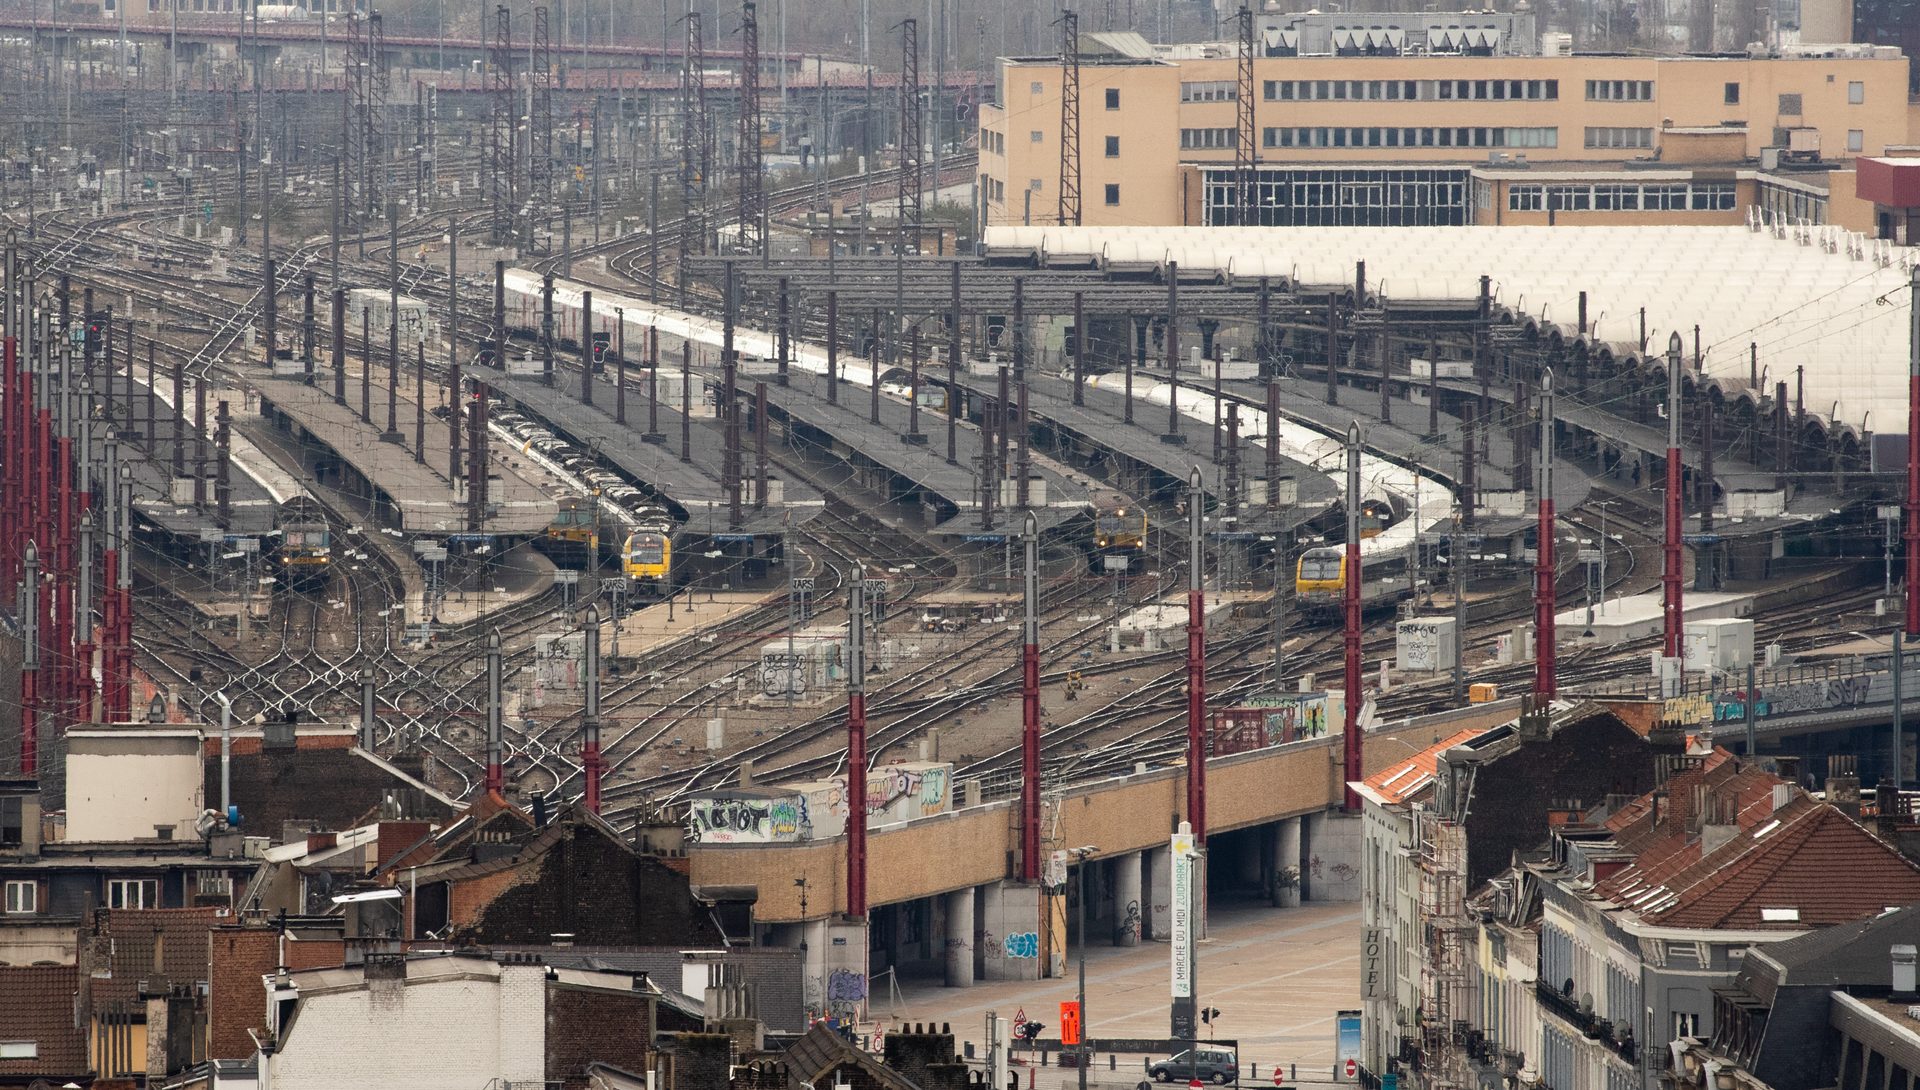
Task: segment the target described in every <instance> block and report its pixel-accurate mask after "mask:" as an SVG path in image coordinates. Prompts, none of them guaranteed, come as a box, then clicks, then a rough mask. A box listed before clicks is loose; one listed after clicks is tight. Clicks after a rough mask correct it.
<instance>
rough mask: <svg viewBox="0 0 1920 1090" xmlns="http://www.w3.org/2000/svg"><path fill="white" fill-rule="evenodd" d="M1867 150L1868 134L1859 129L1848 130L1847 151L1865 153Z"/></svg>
mask: <svg viewBox="0 0 1920 1090" xmlns="http://www.w3.org/2000/svg"><path fill="white" fill-rule="evenodd" d="M1866 148H1867V134H1866V133H1864V132H1862V131H1861V130H1859V129H1848V130H1847V150H1848V151H1865V150H1866Z"/></svg>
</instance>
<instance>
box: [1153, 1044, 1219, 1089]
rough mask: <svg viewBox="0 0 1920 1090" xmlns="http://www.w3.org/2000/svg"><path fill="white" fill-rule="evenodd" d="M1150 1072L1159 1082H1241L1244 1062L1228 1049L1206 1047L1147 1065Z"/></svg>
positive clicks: (1216, 1083) (1217, 1083)
mask: <svg viewBox="0 0 1920 1090" xmlns="http://www.w3.org/2000/svg"><path fill="white" fill-rule="evenodd" d="M1147 1074H1149V1075H1151V1076H1153V1080H1154V1081H1155V1082H1186V1081H1187V1080H1189V1079H1195V1078H1197V1079H1200V1080H1202V1081H1205V1082H1211V1083H1214V1084H1215V1085H1218V1086H1225V1085H1227V1084H1228V1083H1231V1082H1239V1081H1240V1061H1239V1059H1238V1058H1237V1057H1235V1056H1234V1054H1233V1053H1231V1052H1228V1051H1226V1050H1225V1049H1217V1048H1202V1049H1197V1050H1190V1051H1183V1052H1180V1053H1179V1054H1177V1055H1174V1056H1171V1057H1169V1058H1167V1059H1164V1060H1161V1061H1159V1062H1157V1063H1152V1064H1148V1065H1147Z"/></svg>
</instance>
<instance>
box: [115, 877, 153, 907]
mask: <svg viewBox="0 0 1920 1090" xmlns="http://www.w3.org/2000/svg"><path fill="white" fill-rule="evenodd" d="M107 907H108V908H159V907H160V882H159V880H158V879H155V878H114V879H111V880H109V881H108V882H107Z"/></svg>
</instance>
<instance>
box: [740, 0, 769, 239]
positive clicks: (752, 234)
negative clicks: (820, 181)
mask: <svg viewBox="0 0 1920 1090" xmlns="http://www.w3.org/2000/svg"><path fill="white" fill-rule="evenodd" d="M739 174H740V249H741V250H743V251H745V252H746V253H750V254H757V253H760V252H761V251H762V249H763V248H764V247H765V246H766V244H767V240H766V236H765V232H764V231H763V230H762V226H763V224H762V217H763V216H764V215H765V212H766V200H767V198H766V189H765V183H764V181H763V174H762V160H761V156H760V21H759V19H758V17H757V16H756V15H755V14H754V5H753V0H746V3H745V4H744V5H743V6H742V10H741V20H740V155H739Z"/></svg>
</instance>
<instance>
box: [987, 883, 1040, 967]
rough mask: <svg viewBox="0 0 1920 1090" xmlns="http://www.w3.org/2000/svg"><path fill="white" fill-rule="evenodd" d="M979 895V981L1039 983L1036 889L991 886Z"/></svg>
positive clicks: (1015, 886)
mask: <svg viewBox="0 0 1920 1090" xmlns="http://www.w3.org/2000/svg"><path fill="white" fill-rule="evenodd" d="M980 893H981V897H980V911H979V914H978V916H977V919H978V920H979V922H980V938H979V942H978V946H979V950H980V972H979V974H978V976H979V978H980V979H982V980H1038V979H1040V967H1041V960H1040V955H1039V948H1040V926H1041V919H1040V906H1041V898H1040V887H1038V886H1023V885H1017V884H1014V883H1011V882H994V883H992V884H990V885H985V886H982V887H980Z"/></svg>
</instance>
